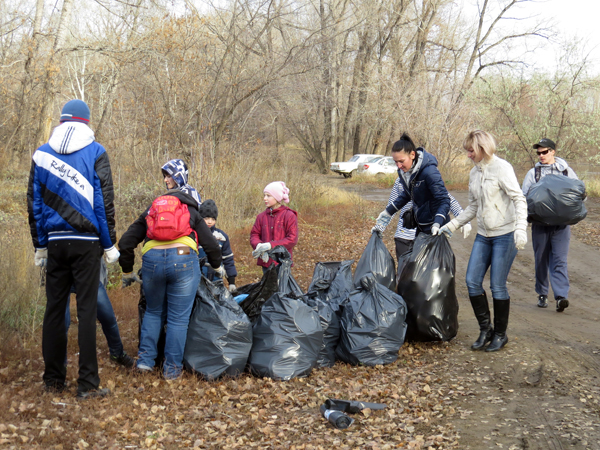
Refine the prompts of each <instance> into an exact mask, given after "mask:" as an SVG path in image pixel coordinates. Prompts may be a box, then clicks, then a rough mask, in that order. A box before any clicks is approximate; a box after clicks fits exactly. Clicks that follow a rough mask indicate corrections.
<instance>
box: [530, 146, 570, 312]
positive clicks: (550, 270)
mask: <svg viewBox="0 0 600 450" xmlns="http://www.w3.org/2000/svg"><path fill="white" fill-rule="evenodd" d="M533 148H534V149H535V150H536V154H537V155H538V158H539V159H540V160H539V162H537V163H536V164H535V166H534V167H533V169H531V170H530V171H529V172H527V175H525V179H524V180H523V194H524V195H525V196H526V197H527V194H529V191H530V190H531V188H532V187H533V185H534V184H535V183H537V182H539V181H540V179H542V178H543V177H545V176H546V175H550V174H555V175H564V176H567V177H569V178H573V179H576V180H577V179H578V178H577V175H576V174H575V172H574V171H573V169H571V168H570V167H569V165H568V164H567V162H566V161H565V160H564V159H562V158H557V157H556V156H555V154H556V144H555V143H554V142H553V141H552V140H550V139H547V138H544V139H540V141H539V142H538V143H537V144H534V145H533ZM570 240H571V227H570V226H569V225H552V226H548V225H543V224H540V223H533V224H532V225H531V241H532V244H533V252H534V255H535V291H536V292H537V294H538V303H537V305H538V306H539V307H540V308H547V307H548V274H549V275H550V277H549V279H550V283H551V284H552V290H553V291H554V298H555V299H556V311H557V312H563V311H564V310H565V308H566V307H568V306H569V300H567V298H568V295H569V274H568V271H567V255H568V254H569V242H570Z"/></svg>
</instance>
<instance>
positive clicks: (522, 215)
mask: <svg viewBox="0 0 600 450" xmlns="http://www.w3.org/2000/svg"><path fill="white" fill-rule="evenodd" d="M475 217H477V234H481V235H482V236H485V237H493V236H501V235H503V234H508V233H511V232H513V231H515V230H522V231H526V230H527V201H526V200H525V196H524V195H523V191H522V190H521V186H519V182H518V181H517V176H516V175H515V171H514V169H513V167H512V166H511V165H510V163H508V162H507V161H505V160H503V159H502V158H498V157H497V156H495V155H494V156H492V159H491V160H490V161H489V162H486V161H484V160H482V161H480V162H479V163H476V164H475V167H473V169H471V174H470V175H469V206H467V207H466V208H465V210H464V211H463V213H462V214H460V215H459V216H458V217H456V218H455V219H453V220H452V221H451V225H450V226H451V227H452V228H454V229H457V228H460V227H462V226H463V225H464V224H466V223H467V222H469V221H470V220H473V219H474V218H475Z"/></svg>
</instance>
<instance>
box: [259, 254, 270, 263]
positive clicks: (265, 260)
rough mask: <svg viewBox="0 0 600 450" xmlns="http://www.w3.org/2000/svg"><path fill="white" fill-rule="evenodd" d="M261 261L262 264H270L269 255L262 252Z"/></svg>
mask: <svg viewBox="0 0 600 450" xmlns="http://www.w3.org/2000/svg"><path fill="white" fill-rule="evenodd" d="M260 259H262V262H264V263H265V264H266V263H268V262H269V254H268V253H267V252H262V253H261V255H260Z"/></svg>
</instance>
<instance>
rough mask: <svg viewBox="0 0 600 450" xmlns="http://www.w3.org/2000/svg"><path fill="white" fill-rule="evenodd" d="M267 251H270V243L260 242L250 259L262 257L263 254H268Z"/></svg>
mask: <svg viewBox="0 0 600 450" xmlns="http://www.w3.org/2000/svg"><path fill="white" fill-rule="evenodd" d="M269 250H271V243H270V242H261V243H260V244H258V245H257V246H256V248H255V249H254V251H253V252H252V257H253V258H258V257H259V256H262V254H263V253H265V252H268V251H269ZM268 260H269V259H268V258H267V261H268Z"/></svg>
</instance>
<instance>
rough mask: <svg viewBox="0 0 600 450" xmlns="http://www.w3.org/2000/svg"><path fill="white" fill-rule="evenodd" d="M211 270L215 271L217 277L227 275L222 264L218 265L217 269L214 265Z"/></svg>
mask: <svg viewBox="0 0 600 450" xmlns="http://www.w3.org/2000/svg"><path fill="white" fill-rule="evenodd" d="M212 270H214V271H215V273H216V274H217V276H218V277H219V278H225V277H226V276H227V273H226V272H225V267H223V266H219V268H218V269H215V268H214V267H213V268H212Z"/></svg>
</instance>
